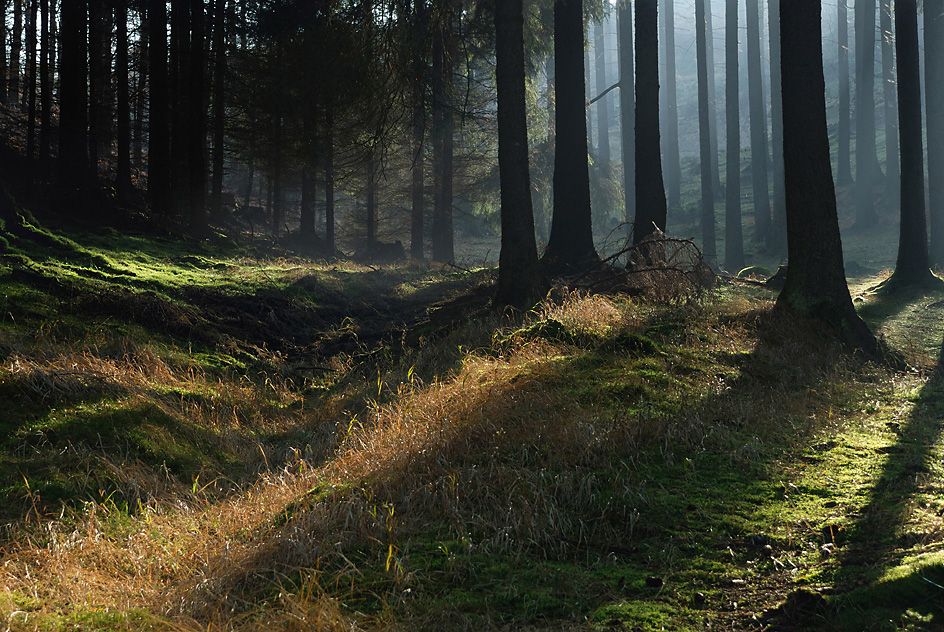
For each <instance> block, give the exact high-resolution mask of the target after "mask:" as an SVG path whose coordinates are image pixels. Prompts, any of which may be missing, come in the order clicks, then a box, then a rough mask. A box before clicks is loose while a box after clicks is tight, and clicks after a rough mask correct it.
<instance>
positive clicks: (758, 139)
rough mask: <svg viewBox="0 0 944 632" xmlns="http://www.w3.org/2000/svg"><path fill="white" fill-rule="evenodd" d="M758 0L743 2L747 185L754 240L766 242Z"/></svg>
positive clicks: (768, 227) (767, 224)
mask: <svg viewBox="0 0 944 632" xmlns="http://www.w3.org/2000/svg"><path fill="white" fill-rule="evenodd" d="M760 57H761V54H760V0H747V76H748V80H747V83H748V92H749V95H750V109H751V184H752V185H753V186H752V189H753V192H754V200H753V201H754V240H755V241H757V242H758V243H767V240H768V238H769V237H770V233H771V219H770V190H769V189H768V185H767V160H768V158H769V155H770V152H769V151H768V148H767V108H766V107H765V106H764V85H763V76H762V71H761V60H760Z"/></svg>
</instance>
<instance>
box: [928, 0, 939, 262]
mask: <svg viewBox="0 0 944 632" xmlns="http://www.w3.org/2000/svg"><path fill="white" fill-rule="evenodd" d="M924 60H925V68H924V72H925V85H926V86H927V90H926V92H925V103H926V104H927V106H926V107H927V120H928V204H929V211H930V216H931V246H930V247H931V264H932V265H935V266H944V0H924Z"/></svg>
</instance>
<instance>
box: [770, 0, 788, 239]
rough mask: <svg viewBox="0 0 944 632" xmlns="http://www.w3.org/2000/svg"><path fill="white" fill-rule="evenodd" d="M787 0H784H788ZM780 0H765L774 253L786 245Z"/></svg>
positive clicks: (771, 235)
mask: <svg viewBox="0 0 944 632" xmlns="http://www.w3.org/2000/svg"><path fill="white" fill-rule="evenodd" d="M789 1H790V0H787V2H789ZM780 2H781V0H769V5H768V14H767V16H768V21H769V27H768V28H769V31H770V126H771V133H770V141H771V142H770V147H771V152H772V155H773V162H772V163H771V164H772V170H771V174H770V178H771V180H772V181H773V189H774V195H773V208H772V217H771V232H770V239H769V245H770V248H771V250H773V252H775V253H779V254H785V253H786V248H787V199H786V192H785V191H784V183H783V90H782V85H781V81H782V80H781V76H780Z"/></svg>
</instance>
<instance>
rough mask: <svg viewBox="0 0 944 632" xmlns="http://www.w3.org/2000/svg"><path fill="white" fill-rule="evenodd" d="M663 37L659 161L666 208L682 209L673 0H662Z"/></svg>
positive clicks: (672, 209) (675, 210) (674, 210)
mask: <svg viewBox="0 0 944 632" xmlns="http://www.w3.org/2000/svg"><path fill="white" fill-rule="evenodd" d="M662 12H663V19H662V25H663V37H664V42H665V45H664V46H663V50H664V51H665V121H663V125H664V128H665V138H663V139H662V151H663V156H662V161H663V163H665V189H666V193H667V196H668V198H667V201H668V205H669V209H670V210H671V211H673V212H677V211H681V210H682V164H681V158H680V156H679V121H678V87H677V86H678V71H677V69H676V63H675V57H676V53H675V0H663V2H662Z"/></svg>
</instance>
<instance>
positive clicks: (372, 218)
mask: <svg viewBox="0 0 944 632" xmlns="http://www.w3.org/2000/svg"><path fill="white" fill-rule="evenodd" d="M376 249H377V162H376V160H374V158H373V156H371V158H370V159H369V160H368V161H367V256H368V257H373V256H374V255H375V254H376Z"/></svg>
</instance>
